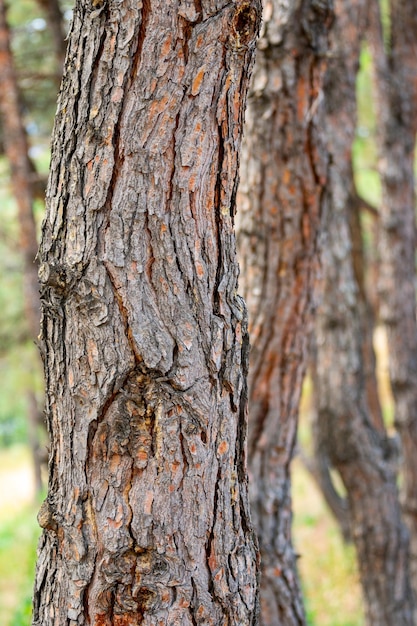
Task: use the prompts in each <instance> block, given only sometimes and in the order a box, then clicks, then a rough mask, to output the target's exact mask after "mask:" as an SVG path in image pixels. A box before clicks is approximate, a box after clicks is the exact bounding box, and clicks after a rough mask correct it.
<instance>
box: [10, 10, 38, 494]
mask: <svg viewBox="0 0 417 626" xmlns="http://www.w3.org/2000/svg"><path fill="white" fill-rule="evenodd" d="M21 110H22V109H21V103H20V98H19V89H18V85H17V78H16V73H15V70H14V64H13V57H12V53H11V49H10V35H9V29H8V25H7V20H6V6H5V2H4V0H0V114H1V122H2V128H3V141H4V148H5V153H6V157H7V160H8V163H9V167H10V179H11V184H12V190H13V195H14V198H15V200H16V205H17V215H18V222H19V247H20V253H21V255H22V257H23V303H24V309H25V318H26V320H27V324H28V327H29V331H30V334H31V336H32V339H33V340H34V341H35V340H36V339H37V337H38V335H39V321H40V300H39V292H38V265H37V263H36V261H35V257H36V254H37V251H38V243H37V238H36V224H35V218H34V214H33V192H32V179H33V166H32V164H31V162H30V159H29V145H28V141H27V135H26V130H25V126H24V122H23V119H22V113H21ZM26 396H27V403H28V408H27V415H28V430H29V440H30V445H31V448H32V456H33V465H34V473H35V486H36V489H37V491H38V492H39V491H40V490H41V488H42V478H41V451H40V442H39V437H38V433H37V431H38V428H39V422H40V421H41V412H40V411H39V408H38V404H37V399H36V394H35V392H34V390H33V389H28V390H27V392H26Z"/></svg>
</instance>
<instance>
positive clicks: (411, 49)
mask: <svg viewBox="0 0 417 626" xmlns="http://www.w3.org/2000/svg"><path fill="white" fill-rule="evenodd" d="M389 6H390V15H389V26H390V28H389V32H386V34H385V37H384V36H383V33H382V27H381V19H380V15H379V5H378V3H377V2H376V1H374V2H373V3H372V46H373V53H374V54H373V56H374V67H375V78H376V80H375V85H376V91H377V115H378V124H377V129H378V141H379V172H380V176H381V182H382V203H381V231H380V259H381V269H380V281H379V294H380V299H381V319H382V321H383V322H384V324H385V326H386V329H387V335H388V349H389V369H390V379H391V387H392V392H393V396H394V401H395V424H396V427H397V429H398V432H399V434H400V436H401V441H402V451H403V487H402V496H403V510H404V515H405V519H406V522H407V525H408V527H409V529H410V533H411V558H412V560H411V568H412V581H413V587H414V592H415V593H417V384H416V381H417V325H416V288H415V283H416V270H415V250H416V227H415V208H416V197H415V179H414V156H415V153H414V148H415V140H416V130H417V40H416V33H417V2H416V1H415V0H391V2H390V3H389ZM387 26H388V25H387ZM384 40H385V41H384Z"/></svg>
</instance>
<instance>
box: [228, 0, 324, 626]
mask: <svg viewBox="0 0 417 626" xmlns="http://www.w3.org/2000/svg"><path fill="white" fill-rule="evenodd" d="M264 15H265V20H264V30H263V34H262V36H261V38H260V40H259V45H258V53H257V63H256V66H255V71H254V75H253V80H252V85H251V91H250V98H249V102H248V111H247V124H246V127H245V141H244V147H243V150H242V166H241V179H242V182H241V184H240V188H239V209H240V210H239V212H238V233H239V234H238V246H239V251H240V258H241V263H242V267H243V272H242V274H243V276H242V287H243V291H244V297H245V299H246V300H247V303H248V309H249V314H250V320H251V322H250V332H251V340H252V342H253V348H252V352H251V368H250V377H249V380H250V420H249V448H248V450H249V452H248V454H249V464H250V465H249V467H250V479H251V481H250V489H251V507H252V508H251V510H252V513H253V517H254V524H255V528H256V530H257V532H258V535H259V539H260V547H261V564H262V577H261V611H262V623H263V624H264V625H265V626H266V625H271V626H272V625H273V626H278V625H285V626H293V625H294V626H295V625H297V626H298V625H300V624H305V614H304V609H303V601H302V594H301V589H300V584H299V580H298V574H297V566H296V559H297V556H296V554H295V553H294V549H293V546H292V540H291V521H292V520H291V518H292V512H291V485H290V462H291V458H292V455H293V450H294V445H295V440H296V432H297V418H298V406H299V400H300V393H301V386H302V380H303V376H304V371H305V365H306V343H307V335H308V331H309V325H310V323H311V312H312V290H313V283H314V280H315V275H316V266H317V263H316V261H317V258H316V257H317V237H318V231H319V226H320V214H321V196H322V192H323V186H324V184H325V181H326V168H327V153H326V150H325V148H324V145H323V141H322V127H321V123H322V116H321V96H322V91H321V87H322V78H323V72H324V69H325V64H324V59H325V53H326V50H327V34H328V27H329V25H330V22H331V10H330V4H329V5H327V3H326V2H324V3H320V5H319V4H318V3H315V2H311V1H310V0H303V2H300V3H290V5H288V6H287V5H285V8H284V5H282V3H280V2H267V3H266V5H265V9H264Z"/></svg>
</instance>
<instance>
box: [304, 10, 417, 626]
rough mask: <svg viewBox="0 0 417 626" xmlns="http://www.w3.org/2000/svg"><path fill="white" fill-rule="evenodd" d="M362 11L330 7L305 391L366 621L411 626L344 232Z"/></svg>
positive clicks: (384, 442)
mask: <svg viewBox="0 0 417 626" xmlns="http://www.w3.org/2000/svg"><path fill="white" fill-rule="evenodd" d="M366 8H367V7H366V2H362V0H360V1H359V2H352V1H351V0H340V1H339V2H337V3H336V24H335V28H334V31H333V50H332V52H333V54H332V58H331V60H330V61H329V70H328V74H327V77H326V89H325V99H326V109H327V121H328V137H329V150H330V159H331V167H330V173H329V183H328V188H327V194H326V202H327V205H328V214H327V220H326V229H325V233H326V240H325V241H324V245H323V259H322V274H323V278H322V282H323V285H322V287H323V302H322V305H321V307H320V310H319V312H318V316H317V376H316V380H315V385H316V396H317V401H318V421H319V430H320V438H321V444H322V446H323V449H324V450H325V451H326V454H327V456H328V458H329V459H330V461H331V463H332V465H333V466H334V467H335V468H336V469H337V470H338V471H339V473H340V475H341V478H342V480H343V483H344V485H345V487H346V491H347V494H348V501H349V512H350V523H351V530H352V537H353V540H354V543H355V546H356V550H357V554H358V561H359V570H360V576H361V583H362V587H363V591H364V597H365V610H366V620H367V623H368V624H369V626H393V625H394V624H395V625H396V626H397V625H398V626H399V625H408V624H409V625H411V624H413V617H412V611H413V600H412V593H411V588H410V581H409V559H408V534H407V531H406V528H405V526H404V525H403V523H402V521H401V513H400V505H399V499H398V492H397V487H396V476H395V471H394V469H393V464H392V462H391V458H390V452H391V447H390V441H389V439H388V437H387V436H386V433H385V432H384V430H383V429H382V424H380V423H379V422H378V428H376V426H375V424H376V423H377V420H376V419H375V417H373V416H372V413H371V410H370V405H369V401H368V394H367V384H366V383H367V379H366V372H365V365H366V363H365V360H364V352H363V346H364V345H365V344H366V341H365V336H366V332H367V328H366V325H365V324H364V323H363V320H364V319H365V320H366V319H367V318H366V316H367V310H366V307H365V306H364V299H363V298H362V297H361V294H360V288H359V287H358V282H357V278H356V276H355V269H354V257H353V254H352V232H351V228H350V225H351V219H350V218H351V212H352V211H353V210H355V203H354V198H355V194H354V191H353V180H352V170H351V144H352V140H353V136H354V129H355V108H356V104H355V78H356V71H357V67H358V59H359V50H360V37H361V33H363V32H364V20H365V12H366Z"/></svg>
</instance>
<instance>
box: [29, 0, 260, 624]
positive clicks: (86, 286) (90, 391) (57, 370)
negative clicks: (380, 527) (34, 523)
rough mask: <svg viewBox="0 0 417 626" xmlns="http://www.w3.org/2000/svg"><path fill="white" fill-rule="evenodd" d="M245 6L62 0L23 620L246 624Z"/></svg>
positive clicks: (250, 619)
mask: <svg viewBox="0 0 417 626" xmlns="http://www.w3.org/2000/svg"><path fill="white" fill-rule="evenodd" d="M94 5H95V6H94ZM259 11H260V7H259V5H258V3H257V2H255V1H253V2H248V1H246V0H245V1H244V2H242V1H236V2H225V1H220V0H217V1H213V0H210V1H209V0H207V1H206V0H203V1H202V2H198V3H196V4H194V3H191V2H182V1H179V0H170V1H169V2H161V1H159V0H146V1H145V2H144V3H143V4H141V3H138V2H133V0H125V1H124V2H122V3H120V2H117V3H116V2H110V3H105V4H102V3H93V4H91V3H90V2H86V1H84V0H79V1H78V2H77V4H76V7H75V11H74V20H73V24H72V31H71V34H70V40H69V49H68V54H67V61H66V68H65V73H64V79H63V86H62V90H61V95H60V99H59V104H58V112H57V117H56V123H55V129H54V134H53V154H52V163H51V173H50V180H49V186H48V192H47V205H48V206H47V215H46V219H45V222H44V225H43V236H42V244H41V249H40V254H41V261H42V265H41V267H40V279H41V282H42V299H43V322H42V333H43V350H44V360H45V372H46V382H47V418H48V422H49V428H50V432H51V456H50V479H49V492H48V497H47V499H46V500H45V502H44V504H43V506H42V507H41V510H40V513H39V521H40V523H41V525H42V526H43V527H44V532H43V535H42V538H41V542H40V551H39V557H38V564H37V574H36V588H35V597H34V620H33V623H34V624H36V625H37V626H41V625H42V626H52V625H57V624H60V625H62V624H68V626H75V625H77V626H82V625H84V624H91V625H94V626H104V625H106V626H117V625H119V626H121V625H122V624H123V626H128V625H131V626H133V625H137V624H139V623H140V624H148V625H149V626H151V625H152V626H156V625H159V624H172V625H174V624H182V625H185V624H189V625H190V626H191V625H192V624H205V625H209V624H212V625H213V626H215V625H216V626H217V625H220V624H224V625H226V624H230V625H232V624H233V625H235V626H238V625H239V626H242V625H243V624H245V625H250V624H256V623H257V582H256V578H257V553H256V546H255V540H254V535H253V532H252V528H251V522H250V518H249V513H248V495H247V479H246V467H245V436H246V434H245V432H246V395H247V394H246V369H247V357H248V337H247V329H246V312H245V305H244V303H243V301H242V299H241V298H240V297H239V296H237V294H236V287H237V275H238V266H237V262H236V257H235V240H234V234H233V215H234V210H235V193H236V186H237V176H236V171H237V149H238V147H239V143H240V135H241V128H242V117H243V107H244V102H245V94H246V86H247V82H248V70H249V67H250V65H251V59H252V53H253V49H254V39H255V36H256V32H257V29H258V22H259Z"/></svg>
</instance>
